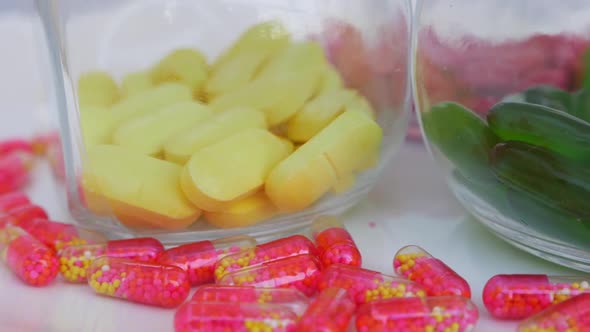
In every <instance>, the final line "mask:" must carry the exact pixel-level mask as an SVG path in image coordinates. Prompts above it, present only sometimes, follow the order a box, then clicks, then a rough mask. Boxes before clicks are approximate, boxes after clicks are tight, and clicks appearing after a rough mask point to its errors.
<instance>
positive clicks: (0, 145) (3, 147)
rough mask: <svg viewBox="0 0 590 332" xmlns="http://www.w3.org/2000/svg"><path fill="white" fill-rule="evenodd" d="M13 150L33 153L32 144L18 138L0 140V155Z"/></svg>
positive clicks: (10, 152)
mask: <svg viewBox="0 0 590 332" xmlns="http://www.w3.org/2000/svg"><path fill="white" fill-rule="evenodd" d="M15 152H26V153H33V144H31V142H29V141H27V140H24V139H20V138H11V139H5V140H3V141H0V156H3V155H7V154H12V153H15Z"/></svg>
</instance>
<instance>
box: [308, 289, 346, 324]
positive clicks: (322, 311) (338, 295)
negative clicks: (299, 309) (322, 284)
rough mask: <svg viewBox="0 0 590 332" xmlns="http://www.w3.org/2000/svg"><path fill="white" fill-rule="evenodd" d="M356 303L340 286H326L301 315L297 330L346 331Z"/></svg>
mask: <svg viewBox="0 0 590 332" xmlns="http://www.w3.org/2000/svg"><path fill="white" fill-rule="evenodd" d="M355 309H356V305H355V304H354V302H353V301H352V299H351V298H350V295H349V294H348V292H347V291H346V290H345V289H342V288H326V289H325V290H323V291H322V292H321V293H320V295H318V296H317V298H316V299H314V300H313V301H312V302H311V304H310V305H309V307H307V310H306V311H305V313H304V314H303V317H301V320H300V321H299V324H298V325H297V331H306V332H346V330H347V328H348V324H349V322H350V320H351V318H352V315H353V314H354V311H355Z"/></svg>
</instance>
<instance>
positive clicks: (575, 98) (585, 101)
mask: <svg viewBox="0 0 590 332" xmlns="http://www.w3.org/2000/svg"><path fill="white" fill-rule="evenodd" d="M569 113H570V114H571V115H573V116H575V117H577V118H579V119H582V120H584V121H586V122H590V89H581V90H578V91H577V92H576V93H574V94H573V95H572V109H571V111H570V112H569Z"/></svg>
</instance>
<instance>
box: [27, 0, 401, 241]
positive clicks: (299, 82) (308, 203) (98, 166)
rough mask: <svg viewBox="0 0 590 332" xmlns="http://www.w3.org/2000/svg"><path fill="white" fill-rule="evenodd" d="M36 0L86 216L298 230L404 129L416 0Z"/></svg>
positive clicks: (66, 154) (117, 221)
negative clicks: (411, 2) (411, 29)
mask: <svg viewBox="0 0 590 332" xmlns="http://www.w3.org/2000/svg"><path fill="white" fill-rule="evenodd" d="M37 7H38V9H39V13H40V17H41V19H42V22H43V27H44V33H45V36H46V38H47V43H48V45H49V46H48V50H49V52H48V55H49V59H50V60H51V61H50V63H51V67H52V79H53V81H54V83H55V84H54V85H53V89H54V95H55V96H56V99H57V101H56V103H55V106H56V108H57V113H58V119H59V138H60V140H61V145H59V144H58V146H61V149H57V148H55V149H54V150H59V151H58V152H61V150H63V163H59V162H56V163H55V165H57V168H58V169H59V166H63V172H60V171H57V172H56V174H58V175H59V174H63V175H64V176H63V178H64V181H63V185H64V188H65V192H66V194H65V195H64V196H65V197H66V200H67V205H68V210H69V212H70V214H71V215H72V217H73V218H74V219H75V220H76V221H77V222H79V223H81V224H84V225H86V226H87V227H91V228H95V229H98V230H101V231H103V232H106V233H108V234H111V235H112V236H131V235H142V236H147V235H149V236H156V237H158V238H159V239H160V240H162V241H165V242H167V243H181V242H186V241H193V240H196V239H203V238H207V239H212V238H218V237H222V236H230V235H235V234H249V235H252V236H256V237H259V238H263V237H267V236H270V237H272V235H273V234H277V232H295V231H298V230H301V229H302V228H304V227H307V226H308V225H309V223H310V221H311V220H312V219H314V217H316V216H318V215H324V214H328V215H330V214H339V213H342V212H343V211H345V210H346V209H347V208H349V207H351V206H352V205H354V204H355V203H356V202H358V201H359V200H360V199H361V198H362V197H363V196H364V195H365V194H366V193H367V192H368V191H369V190H370V189H371V187H372V186H373V185H374V184H375V182H376V181H377V179H378V177H379V173H380V170H381V169H382V168H383V166H384V165H385V162H386V161H387V160H388V159H390V157H391V156H392V155H393V154H394V153H395V152H396V151H397V150H398V148H399V146H400V143H401V142H402V141H403V138H404V135H405V129H406V125H407V114H408V110H409V105H410V96H409V79H408V77H409V71H408V59H409V44H410V43H409V40H410V35H409V30H410V29H409V22H410V16H411V15H410V12H411V5H410V2H409V0H370V1H366V0H353V1H347V2H345V3H342V2H341V1H336V0H332V1H321V2H318V1H314V0H303V1H302V0H299V1H295V0H281V1H277V0H272V1H270V0H265V1H263V0H258V1H246V0H220V1H205V0H201V1H199V0H166V1H161V0H157V1H156V0H149V1H148V0H125V1H120V0H106V1H105V0H92V1H90V0H89V1H84V2H80V1H77V0H60V1H58V0H50V1H41V0H38V1H37ZM55 141H59V140H57V139H53V142H55Z"/></svg>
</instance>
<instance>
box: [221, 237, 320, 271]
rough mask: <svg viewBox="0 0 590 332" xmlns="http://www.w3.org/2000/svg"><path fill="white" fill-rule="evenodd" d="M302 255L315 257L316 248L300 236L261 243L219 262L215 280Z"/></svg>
mask: <svg viewBox="0 0 590 332" xmlns="http://www.w3.org/2000/svg"><path fill="white" fill-rule="evenodd" d="M303 254H310V255H314V256H315V255H316V248H315V246H314V244H313V243H312V242H311V241H310V240H309V239H308V238H306V237H305V236H302V235H293V236H289V237H286V238H282V239H278V240H275V241H271V242H267V243H263V244H260V245H258V246H256V247H255V248H251V249H248V250H244V251H241V252H239V253H235V254H232V255H229V256H226V257H224V258H222V259H221V260H219V262H217V264H216V265H215V280H220V279H221V278H223V276H225V275H226V274H227V273H230V272H234V271H239V270H242V269H245V268H249V267H253V266H257V265H260V264H262V263H270V262H272V261H276V260H279V259H283V258H287V257H291V256H296V255H303Z"/></svg>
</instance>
